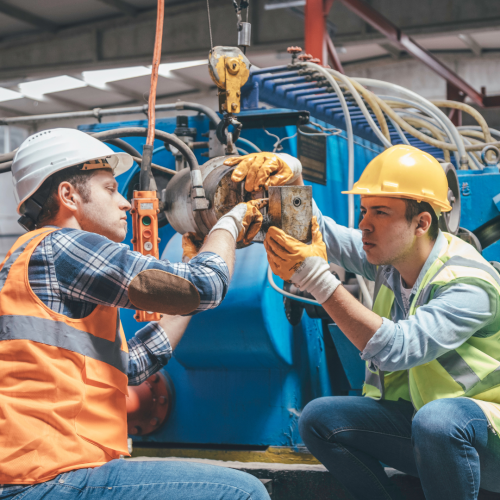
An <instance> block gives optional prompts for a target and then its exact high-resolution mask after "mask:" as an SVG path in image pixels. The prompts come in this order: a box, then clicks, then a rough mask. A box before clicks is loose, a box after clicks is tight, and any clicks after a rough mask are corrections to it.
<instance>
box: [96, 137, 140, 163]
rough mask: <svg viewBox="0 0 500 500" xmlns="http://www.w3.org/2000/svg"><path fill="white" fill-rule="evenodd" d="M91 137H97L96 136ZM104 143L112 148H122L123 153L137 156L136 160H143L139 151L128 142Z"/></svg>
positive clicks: (109, 140)
mask: <svg viewBox="0 0 500 500" xmlns="http://www.w3.org/2000/svg"><path fill="white" fill-rule="evenodd" d="M91 135H92V136H95V134H91ZM102 142H107V143H108V144H111V145H112V146H116V147H117V148H120V149H121V150H122V151H125V153H128V154H129V155H130V156H135V157H136V158H142V155H141V153H139V151H137V149H135V148H134V147H133V146H131V145H130V144H129V143H128V142H126V141H123V140H122V139H108V140H107V141H102Z"/></svg>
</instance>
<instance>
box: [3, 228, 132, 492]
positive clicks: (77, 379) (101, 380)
mask: <svg viewBox="0 0 500 500" xmlns="http://www.w3.org/2000/svg"><path fill="white" fill-rule="evenodd" d="M54 230H56V229H40V230H37V231H33V232H31V233H27V234H26V235H23V236H21V237H20V238H19V240H18V241H17V242H16V243H15V244H14V245H13V247H12V249H11V250H10V251H9V253H8V254H7V257H6V258H5V260H4V262H3V264H2V267H1V269H0V364H1V366H2V376H1V377H0V450H2V453H0V484H2V483H3V484H33V483H39V482H43V481H47V480H49V479H51V478H53V477H55V476H57V475H58V474H60V473H62V472H67V471H69V470H74V469H79V468H87V467H97V466H99V465H102V464H104V463H106V462H108V461H109V460H112V459H113V458H118V457H119V455H120V454H125V455H127V454H128V452H127V422H126V407H125V398H126V394H127V383H128V378H127V375H126V373H127V366H128V348H127V343H126V340H125V336H124V333H123V329H122V328H121V324H120V320H119V316H118V310H117V309H116V308H113V307H107V306H102V305H98V306H97V307H96V308H95V309H94V311H93V312H92V313H91V314H90V315H88V316H87V317H86V318H82V319H73V318H69V317H67V316H64V315H62V314H58V313H55V312H54V311H52V310H50V309H49V308H48V307H47V306H46V305H45V304H44V303H43V302H42V301H41V300H40V299H39V298H38V297H37V296H36V295H35V293H34V292H33V290H32V289H31V287H30V285H29V280H28V265H29V260H30V257H31V255H32V253H33V251H34V250H35V248H36V247H37V245H39V244H40V242H41V241H42V240H43V239H44V238H45V237H46V236H48V235H49V234H50V233H51V232H52V231H54Z"/></svg>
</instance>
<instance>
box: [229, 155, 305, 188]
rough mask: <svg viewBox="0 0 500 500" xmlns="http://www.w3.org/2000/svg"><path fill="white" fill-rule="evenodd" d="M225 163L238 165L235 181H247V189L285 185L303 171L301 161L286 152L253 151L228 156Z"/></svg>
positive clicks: (232, 176)
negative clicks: (241, 154)
mask: <svg viewBox="0 0 500 500" xmlns="http://www.w3.org/2000/svg"><path fill="white" fill-rule="evenodd" d="M224 165H230V166H234V165H238V166H237V168H236V169H235V170H234V172H233V173H232V175H231V180H232V181H233V182H241V181H243V180H244V181H245V190H246V191H248V192H249V193H250V192H252V191H262V190H263V189H264V190H267V189H268V188H269V186H284V185H285V184H287V183H289V182H292V181H294V180H295V179H296V178H298V176H299V175H300V174H301V173H302V165H301V164H300V161H299V160H297V159H296V158H294V157H293V156H290V155H287V154H285V153H279V154H278V153H265V152H263V153H252V154H249V155H245V156H236V157H234V158H228V159H227V160H226V161H225V162H224Z"/></svg>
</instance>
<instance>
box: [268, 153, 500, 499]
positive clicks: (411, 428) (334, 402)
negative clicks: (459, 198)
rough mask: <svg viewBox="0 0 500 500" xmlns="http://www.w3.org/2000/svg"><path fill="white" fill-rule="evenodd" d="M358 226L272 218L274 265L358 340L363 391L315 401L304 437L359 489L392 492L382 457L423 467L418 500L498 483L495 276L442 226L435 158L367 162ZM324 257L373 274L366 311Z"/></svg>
mask: <svg viewBox="0 0 500 500" xmlns="http://www.w3.org/2000/svg"><path fill="white" fill-rule="evenodd" d="M347 193H352V194H359V195H361V213H362V215H363V219H362V220H361V222H360V224H359V230H355V229H348V228H346V227H342V226H339V225H337V224H336V223H335V222H334V221H333V220H332V219H330V218H328V217H324V216H323V215H322V214H321V213H320V211H319V210H318V209H317V207H316V206H314V214H315V219H313V239H312V244H310V245H306V244H303V243H300V242H299V241H297V240H295V239H293V238H291V237H290V236H288V235H286V234H285V233H284V232H283V231H282V230H280V229H277V228H274V227H273V228H270V230H269V232H268V234H267V237H266V240H265V243H264V244H265V247H266V250H267V253H268V259H269V263H270V265H271V268H272V270H273V272H274V273H275V274H277V275H279V276H280V277H281V278H283V279H284V280H286V281H288V282H291V283H294V284H295V285H296V286H297V287H299V288H300V289H301V290H306V291H308V292H309V293H311V294H312V295H313V296H314V297H315V298H316V300H317V301H318V302H320V303H321V304H322V306H323V307H324V309H325V310H326V312H327V313H328V314H329V315H330V317H331V318H332V320H333V321H334V322H335V323H336V324H337V325H338V327H339V328H340V329H341V330H342V332H343V333H344V334H345V335H346V336H347V337H348V338H349V340H350V341H351V342H352V343H353V344H354V345H355V346H356V347H357V348H358V349H359V350H360V351H361V357H362V358H363V359H364V360H365V361H366V379H365V384H364V391H363V394H364V396H365V397H355V396H346V397H343V396H338V397H325V398H319V399H316V400H314V401H312V402H311V403H309V404H308V405H307V406H306V407H305V409H304V411H303V412H302V416H301V418H300V423H299V426H300V432H301V436H302V438H303V440H304V443H305V444H306V446H307V447H308V448H309V450H310V451H311V452H312V453H313V455H315V456H316V457H317V458H318V459H319V460H320V461H321V462H322V463H323V464H324V465H325V466H326V467H327V468H328V470H329V471H330V472H331V473H332V474H333V475H334V476H335V477H336V478H337V480H338V481H339V482H341V483H342V484H343V485H344V486H345V488H346V489H347V490H348V491H349V492H350V493H351V494H352V496H353V497H355V498H358V499H366V498H370V500H378V499H389V498H400V496H399V495H400V493H399V492H398V491H397V489H396V487H395V486H394V485H393V483H391V481H390V480H389V478H388V476H387V474H386V473H385V471H384V467H383V465H381V464H385V466H388V467H392V468H395V469H397V470H399V471H402V472H405V473H408V474H411V475H413V476H418V477H419V478H420V480H421V482H422V487H423V490H424V493H425V496H426V498H427V499H439V500H443V499H453V500H458V499H475V498H477V495H478V492H479V488H480V487H482V488H485V489H488V490H491V491H499V492H500V474H498V471H499V470H500V439H499V437H498V435H497V433H498V432H500V307H499V305H500V300H499V299H500V276H499V275H498V274H497V273H496V271H495V270H494V268H493V267H492V266H491V265H490V264H489V263H488V262H487V261H486V260H485V259H484V258H483V257H482V256H481V255H480V254H479V253H478V252H477V251H476V250H475V249H474V248H473V247H472V246H470V245H469V244H467V243H465V242H464V241H462V240H460V239H459V238H457V237H455V236H452V235H450V234H447V233H443V232H441V231H440V230H439V228H438V217H439V216H440V214H441V212H447V211H449V210H451V206H450V204H449V202H448V198H447V196H448V184H447V180H446V176H445V174H444V171H443V168H442V167H441V165H440V163H439V162H438V161H437V160H436V159H435V158H433V157H432V156H430V155H428V154H427V153H424V152H422V151H420V150H419V149H416V148H414V147H412V146H405V145H399V146H393V147H391V148H389V149H387V150H386V151H385V152H383V153H382V154H380V155H379V156H377V157H376V158H375V159H374V160H373V161H372V162H371V163H370V164H369V165H368V166H367V167H366V169H365V171H364V173H363V175H362V176H361V178H360V179H359V181H358V182H357V183H356V184H355V185H354V187H353V189H352V191H348V192H347ZM329 262H330V263H334V264H337V265H339V266H341V267H343V268H344V269H346V270H347V271H349V272H352V273H355V274H358V275H361V276H363V277H364V278H366V279H368V280H372V281H375V297H374V306H373V311H371V310H369V309H367V308H366V307H365V306H363V305H362V304H361V303H360V302H359V301H358V300H356V299H355V298H354V297H353V296H352V295H351V294H350V293H349V292H348V291H347V290H346V289H345V288H344V287H343V286H341V283H340V281H339V280H338V279H337V278H336V277H335V276H334V275H333V274H332V273H331V271H330V266H329Z"/></svg>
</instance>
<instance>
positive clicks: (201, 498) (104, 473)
mask: <svg viewBox="0 0 500 500" xmlns="http://www.w3.org/2000/svg"><path fill="white" fill-rule="evenodd" d="M4 498H9V499H12V500H14V499H15V500H42V499H43V500H73V499H75V500H76V499H78V500H90V499H92V500H94V499H95V500H97V499H99V500H100V499H103V500H124V499H131V500H159V499H162V500H269V495H268V493H267V491H266V489H265V487H264V486H263V485H262V483H261V482H260V481H259V480H258V479H256V478H255V477H254V476H251V475H250V474H246V473H244V472H241V471H238V470H234V469H229V468H226V467H218V466H216V465H205V464H200V463H193V462H174V461H172V462H171V461H137V462H136V461H128V460H113V461H111V462H108V463H107V464H105V465H102V466H101V467H96V468H95V469H78V470H74V471H72V472H67V473H65V474H61V475H59V476H57V477H56V478H54V479H52V480H51V481H47V482H45V483H40V484H36V485H34V486H27V487H25V488H23V489H21V490H17V491H16V492H15V493H13V494H12V496H9V497H2V500H4Z"/></svg>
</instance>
